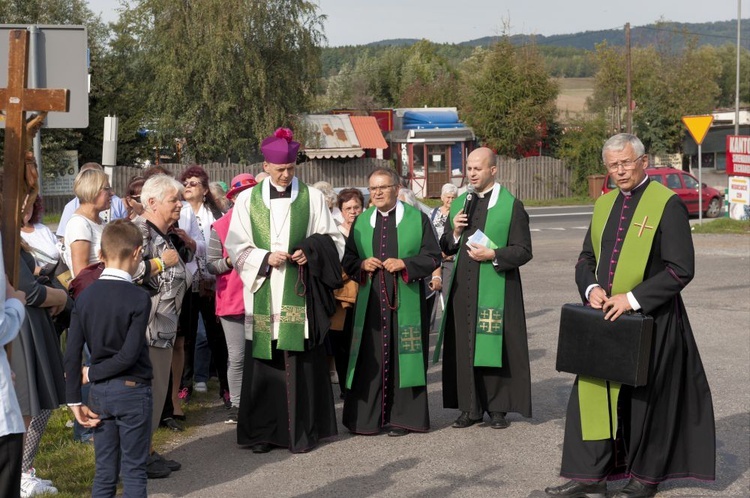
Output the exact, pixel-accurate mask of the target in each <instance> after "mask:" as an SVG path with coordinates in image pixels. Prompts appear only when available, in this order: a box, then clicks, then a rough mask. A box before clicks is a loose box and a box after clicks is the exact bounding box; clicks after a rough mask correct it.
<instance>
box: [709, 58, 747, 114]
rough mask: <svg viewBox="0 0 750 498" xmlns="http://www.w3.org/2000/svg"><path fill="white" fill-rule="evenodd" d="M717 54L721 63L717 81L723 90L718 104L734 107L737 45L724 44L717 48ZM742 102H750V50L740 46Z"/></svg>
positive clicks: (745, 103) (743, 103)
mask: <svg viewBox="0 0 750 498" xmlns="http://www.w3.org/2000/svg"><path fill="white" fill-rule="evenodd" d="M716 56H717V57H718V58H719V61H720V64H721V74H720V75H719V78H718V81H717V83H718V85H719V89H720V91H721V93H720V94H719V97H718V105H720V106H722V107H734V101H735V84H736V78H737V74H736V71H737V47H735V46H734V45H722V46H721V47H718V48H716ZM740 104H742V105H748V104H750V50H748V49H746V48H744V47H741V48H740Z"/></svg>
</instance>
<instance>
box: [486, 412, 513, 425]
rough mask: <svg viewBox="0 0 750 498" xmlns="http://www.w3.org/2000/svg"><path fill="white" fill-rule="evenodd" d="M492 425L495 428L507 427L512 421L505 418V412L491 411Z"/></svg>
mask: <svg viewBox="0 0 750 498" xmlns="http://www.w3.org/2000/svg"><path fill="white" fill-rule="evenodd" d="M490 427H492V428H493V429H507V428H508V427H510V422H508V419H506V418H505V413H504V412H490Z"/></svg>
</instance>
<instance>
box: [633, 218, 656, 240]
mask: <svg viewBox="0 0 750 498" xmlns="http://www.w3.org/2000/svg"><path fill="white" fill-rule="evenodd" d="M647 221H648V216H644V217H643V221H642V222H641V223H633V226H637V227H641V229H640V230H638V238H639V239H640V238H641V235H643V230H644V229H647V230H653V229H654V227H651V226H648V225H646V222H647Z"/></svg>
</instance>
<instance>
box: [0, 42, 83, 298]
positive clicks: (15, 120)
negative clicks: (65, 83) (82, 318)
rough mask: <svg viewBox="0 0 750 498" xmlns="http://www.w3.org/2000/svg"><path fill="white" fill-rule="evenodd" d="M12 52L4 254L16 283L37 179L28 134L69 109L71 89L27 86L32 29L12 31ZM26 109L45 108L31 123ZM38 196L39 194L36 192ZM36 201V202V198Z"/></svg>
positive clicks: (4, 99) (6, 95)
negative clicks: (24, 214)
mask: <svg viewBox="0 0 750 498" xmlns="http://www.w3.org/2000/svg"><path fill="white" fill-rule="evenodd" d="M9 47H10V50H9V53H8V88H1V89H0V110H3V111H4V112H5V158H4V171H3V176H4V184H3V209H2V226H3V257H4V258H5V268H6V269H7V270H8V277H9V278H10V281H11V283H12V284H14V285H15V284H16V283H17V281H18V259H19V244H20V233H19V230H20V224H21V211H22V207H23V203H24V200H25V199H26V196H27V194H31V193H33V185H29V186H28V188H27V186H26V183H28V182H32V183H35V182H36V178H35V177H33V175H28V174H27V173H26V169H27V168H26V167H25V163H26V158H25V155H26V149H27V148H28V142H27V133H29V130H28V129H27V127H29V129H30V130H31V131H32V132H34V133H35V132H36V130H37V129H38V127H39V126H41V124H42V122H43V121H44V117H45V116H46V113H47V112H50V111H58V112H67V111H68V104H69V92H68V90H50V89H46V88H26V84H27V81H28V61H29V32H28V31H27V30H25V29H14V30H12V31H11V32H10V42H9ZM26 111H41V114H39V115H37V116H35V117H34V118H33V119H32V120H31V122H29V123H27V122H26ZM34 195H35V194H34ZM32 202H33V201H32Z"/></svg>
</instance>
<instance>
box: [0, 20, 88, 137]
mask: <svg viewBox="0 0 750 498" xmlns="http://www.w3.org/2000/svg"><path fill="white" fill-rule="evenodd" d="M37 27H38V28H39V32H38V34H37V40H36V54H31V53H30V54H29V59H30V61H31V58H32V57H36V64H37V84H36V87H38V88H67V89H68V90H69V91H70V107H69V112H50V113H49V114H48V115H47V119H46V122H45V124H44V127H45V128H87V127H88V126H89V92H88V84H89V83H88V67H87V47H88V41H87V34H86V33H87V31H86V27H85V26H52V25H50V26H48V25H39V26H37ZM28 28H29V26H28V25H26V24H2V25H0V88H5V87H6V86H7V85H8V48H9V46H8V35H9V33H10V31H11V30H13V29H28ZM30 70H31V69H29V71H30ZM29 75H30V73H29ZM30 81H31V78H30ZM4 127H5V120H0V128H4Z"/></svg>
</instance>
